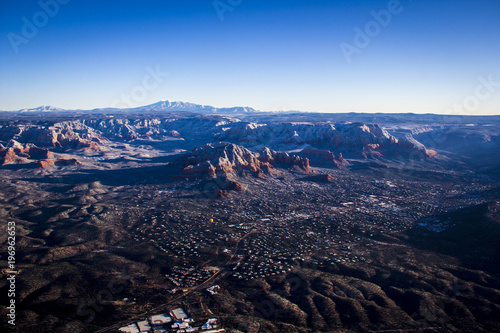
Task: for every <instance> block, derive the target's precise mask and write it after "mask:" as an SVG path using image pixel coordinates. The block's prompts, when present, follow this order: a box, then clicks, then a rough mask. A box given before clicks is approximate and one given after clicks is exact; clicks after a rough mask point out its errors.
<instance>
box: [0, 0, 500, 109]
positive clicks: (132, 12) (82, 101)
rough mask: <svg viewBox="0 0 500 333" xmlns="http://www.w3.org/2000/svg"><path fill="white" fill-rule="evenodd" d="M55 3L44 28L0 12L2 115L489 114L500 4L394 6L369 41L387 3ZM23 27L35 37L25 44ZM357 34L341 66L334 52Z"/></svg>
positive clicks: (32, 5) (499, 93)
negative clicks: (213, 111)
mask: <svg viewBox="0 0 500 333" xmlns="http://www.w3.org/2000/svg"><path fill="white" fill-rule="evenodd" d="M53 1H56V0H50V1H49V0H42V2H43V3H45V2H47V3H50V2H53ZM59 1H61V2H67V3H66V4H60V5H59V8H58V12H57V13H55V15H53V17H52V16H49V15H48V14H44V12H43V9H42V7H41V6H40V4H39V3H38V1H14V0H4V1H1V2H0V22H1V23H0V110H17V109H21V108H31V107H36V106H39V105H53V106H57V107H63V108H82V109H88V108H95V107H107V106H111V105H117V101H118V102H119V103H118V106H123V105H124V100H125V99H126V98H125V99H124V97H122V96H123V95H125V96H127V95H131V94H133V93H135V95H133V96H135V97H133V98H132V99H131V100H129V101H127V102H126V103H125V104H132V106H139V105H146V104H151V103H154V102H157V101H159V100H165V99H168V100H180V101H185V102H192V103H199V104H208V105H213V106H219V107H223V106H251V107H254V108H257V109H261V110H304V111H320V112H350V111H355V112H416V113H454V112H462V111H453V110H452V109H451V108H452V107H453V105H455V104H457V105H463V104H464V102H465V103H468V107H467V109H468V111H467V110H465V111H466V112H467V113H471V114H500V1H499V0H478V1H470V0H440V1H436V0H434V1H432V0H413V1H410V0H401V2H400V4H399V6H398V7H397V10H394V11H395V12H397V13H393V14H391V19H390V23H388V24H384V25H385V26H381V25H380V24H378V23H377V24H378V27H379V28H380V29H378V28H377V24H373V22H374V17H373V16H372V14H371V12H372V11H375V12H380V11H381V10H387V9H388V7H390V6H389V1H378V0H372V1H348V0H342V1H335V0H330V1H327V0H321V1H320V0H265V1H261V0H243V1H239V0H220V2H219V3H225V4H227V6H230V7H231V9H232V10H231V11H230V10H227V11H225V12H223V13H221V12H219V13H218V11H217V10H216V8H215V7H214V3H213V0H191V1H189V0H183V1H180V0H176V1H169V0H161V1H160V0H159V1H157V0H150V1H131V0H120V1H114V0H109V1H82V0H70V1H68V0H64V1H63V0H59ZM231 2H232V3H233V5H231ZM239 2H241V3H239ZM238 3H239V4H238ZM221 10H222V9H220V10H219V11H221ZM221 17H222V18H223V20H221ZM23 18H24V19H23ZM26 22H29V24H35V23H36V24H38V25H39V27H36V25H35V28H36V29H37V30H38V31H37V32H36V33H33V31H30V30H29V29H26V28H25V29H24V30H26V31H24V34H23V27H24V26H25V25H27V24H26ZM370 22H371V23H370ZM367 24H368V27H370V28H371V29H372V30H370V31H369V33H370V34H371V35H372V36H373V37H369V38H370V42H369V44H368V45H362V44H359V43H358V46H362V47H358V48H357V53H353V54H351V56H350V61H348V60H347V58H346V57H345V55H344V52H343V51H342V48H341V45H344V46H345V45H347V44H350V45H352V46H353V47H356V44H355V40H354V39H355V35H356V32H355V27H359V28H360V29H361V30H362V31H364V30H365V28H366V27H367ZM358 42H359V41H358ZM342 43H345V44H342ZM16 51H17V52H16ZM148 68H149V69H150V70H151V69H153V70H154V69H156V68H158V69H159V70H160V71H161V72H163V73H168V76H161V77H160V80H159V81H161V82H158V83H157V82H154V80H153V79H152V78H148V75H149V74H148ZM489 76H491V78H492V80H493V81H494V82H498V86H496V87H495V86H493V87H489V90H488V88H487V87H483V86H484V84H482V83H481V82H480V80H479V78H480V77H483V78H484V79H485V80H488V77H489ZM145 79H146V85H144V83H143V81H144V80H145ZM478 86H479V88H478ZM145 87H147V88H148V89H146V88H145ZM141 89H142V90H141ZM478 89H479V90H478ZM476 90H478V91H479V95H477V93H476ZM144 92H146V94H143V93H144ZM476 95H477V96H479V98H478V97H477V96H476ZM471 96H472V97H471ZM457 110H459V109H457Z"/></svg>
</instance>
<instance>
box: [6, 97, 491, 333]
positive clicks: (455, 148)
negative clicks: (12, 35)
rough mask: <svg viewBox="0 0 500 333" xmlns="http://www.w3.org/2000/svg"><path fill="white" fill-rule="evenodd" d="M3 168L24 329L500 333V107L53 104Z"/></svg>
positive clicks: (30, 121) (22, 122) (37, 115)
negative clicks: (151, 322)
mask: <svg viewBox="0 0 500 333" xmlns="http://www.w3.org/2000/svg"><path fill="white" fill-rule="evenodd" d="M0 165H1V166H0V175H1V176H0V219H1V221H2V225H4V224H5V225H6V224H7V222H8V221H15V222H16V247H17V255H16V258H17V259H16V260H17V266H18V268H20V269H22V271H21V272H20V274H19V275H18V277H17V288H16V289H17V291H18V294H17V295H18V297H17V318H18V319H17V323H18V324H17V326H18V328H19V329H20V330H23V331H27V332H38V331H42V332H50V331H53V332H68V331H73V332H94V331H97V330H100V329H104V328H106V327H109V326H111V325H114V324H116V323H120V322H126V321H127V320H130V319H136V318H138V317H141V316H146V314H148V313H150V312H151V311H152V310H154V309H155V308H157V307H160V306H167V307H168V306H171V305H182V306H184V307H186V308H188V309H189V311H190V312H191V313H193V314H197V315H199V316H200V317H201V316H204V317H212V316H214V317H217V318H220V319H221V322H222V326H223V327H224V328H226V330H227V331H228V332H340V331H357V332H366V331H405V332H414V331H415V332H418V331H429V332H443V331H456V332H459V331H460V332H498V331H500V321H499V319H498V314H499V313H500V279H499V267H500V266H499V264H500V262H499V258H500V243H499V242H498V237H499V236H500V224H499V223H500V215H499V209H500V192H499V182H500V116H489V117H487V116H479V117H474V116H440V115H415V114H354V113H353V114H320V113H297V112H289V113H267V112H259V111H256V110H254V109H252V108H222V109H221V108H213V107H210V106H199V105H195V104H190V103H181V102H168V101H166V102H159V103H156V104H153V105H150V106H146V107H141V108H134V109H129V110H118V109H98V110H90V111H83V110H61V109H57V108H51V107H42V108H38V109H32V110H28V109H26V110H20V111H19V112H0ZM211 219H212V220H211ZM0 235H2V236H0V237H1V238H0V239H1V241H2V245H3V246H4V247H5V245H6V240H7V236H6V235H5V234H4V233H0ZM1 260H2V262H6V260H7V255H6V251H2V257H1ZM4 266H5V265H3V264H2V267H4ZM110 281H113V283H114V284H115V285H118V286H120V287H119V288H117V289H116V290H114V289H113V291H112V292H109V290H110ZM215 284H217V285H219V286H220V290H219V292H218V293H217V294H216V295H211V294H210V293H208V292H207V291H206V290H205V289H206V288H207V287H210V286H211V285H215ZM7 289H8V283H7V281H6V279H2V280H1V282H0V304H1V307H0V312H1V314H2V320H5V318H6V316H5V314H6V313H7V310H6V305H7V302H8V299H7V297H6V295H7ZM172 289H179V290H182V289H184V291H178V292H176V293H172V292H171V291H172ZM104 294H105V295H107V297H105V298H103V297H102V295H104ZM99 295H100V296H99ZM109 295H111V296H110V297H109ZM2 325H6V323H5V322H3V323H2ZM110 331H112V330H110Z"/></svg>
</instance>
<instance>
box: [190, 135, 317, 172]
mask: <svg viewBox="0 0 500 333" xmlns="http://www.w3.org/2000/svg"><path fill="white" fill-rule="evenodd" d="M280 167H287V168H290V169H295V170H299V171H302V172H313V170H312V169H311V168H310V167H309V160H308V159H306V158H302V157H299V156H295V155H289V154H287V153H283V152H275V151H273V150H271V149H269V148H264V149H263V150H261V152H260V153H253V152H251V151H250V150H248V149H246V148H244V147H242V146H239V145H235V144H232V143H228V142H217V143H210V144H207V145H205V146H203V147H200V148H196V149H193V150H192V151H191V152H190V153H189V154H188V155H187V156H186V157H185V158H184V169H183V174H185V175H203V176H207V177H209V178H215V177H221V176H223V177H226V176H228V175H241V174H243V173H244V172H249V173H253V174H255V175H258V174H270V173H272V171H271V170H272V169H275V168H280Z"/></svg>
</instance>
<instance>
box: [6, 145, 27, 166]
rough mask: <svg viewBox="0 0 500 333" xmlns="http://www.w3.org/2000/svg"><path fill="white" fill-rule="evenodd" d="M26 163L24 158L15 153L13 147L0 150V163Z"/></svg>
mask: <svg viewBox="0 0 500 333" xmlns="http://www.w3.org/2000/svg"><path fill="white" fill-rule="evenodd" d="M17 163H26V158H24V157H20V156H18V155H17V154H16V152H15V151H14V149H13V148H4V149H2V150H0V165H5V164H17Z"/></svg>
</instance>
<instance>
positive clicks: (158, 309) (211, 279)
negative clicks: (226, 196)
mask: <svg viewBox="0 0 500 333" xmlns="http://www.w3.org/2000/svg"><path fill="white" fill-rule="evenodd" d="M259 230H260V228H257V229H252V230H250V231H249V232H248V233H246V234H245V235H244V236H242V237H241V238H240V239H238V242H237V243H236V245H235V247H234V249H233V255H232V256H231V258H229V260H228V261H227V262H226V264H225V265H224V267H223V268H222V269H221V270H219V271H218V272H217V273H215V274H213V275H212V276H211V277H209V278H208V279H207V280H205V281H204V282H202V283H201V284H199V285H197V286H196V287H191V288H188V290H187V291H186V292H184V293H183V294H182V295H180V296H178V297H176V298H174V299H172V300H170V301H169V302H168V303H165V304H163V305H160V306H158V307H156V308H153V309H151V310H149V311H147V312H144V313H141V314H139V315H137V316H135V317H133V318H129V319H127V320H124V321H121V322H118V323H116V324H114V325H111V326H108V327H104V328H101V329H99V330H97V331H96V333H107V332H114V331H118V329H119V328H120V327H124V326H127V325H129V324H130V323H132V322H135V321H138V320H140V319H141V318H144V317H148V316H150V315H153V314H157V313H160V312H163V311H166V310H168V309H169V308H170V307H171V306H172V305H173V304H174V303H176V302H177V301H179V300H180V299H182V298H184V297H186V296H188V295H189V294H191V293H193V292H195V291H200V290H202V289H205V288H207V287H208V286H209V285H210V284H212V283H213V282H215V280H216V279H217V278H218V277H220V276H222V273H226V267H228V266H229V265H230V264H231V261H232V260H233V259H234V257H235V256H236V252H238V249H239V248H240V244H241V242H242V241H243V240H244V239H246V238H247V237H248V236H250V235H251V234H253V233H255V232H258V231H259Z"/></svg>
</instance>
